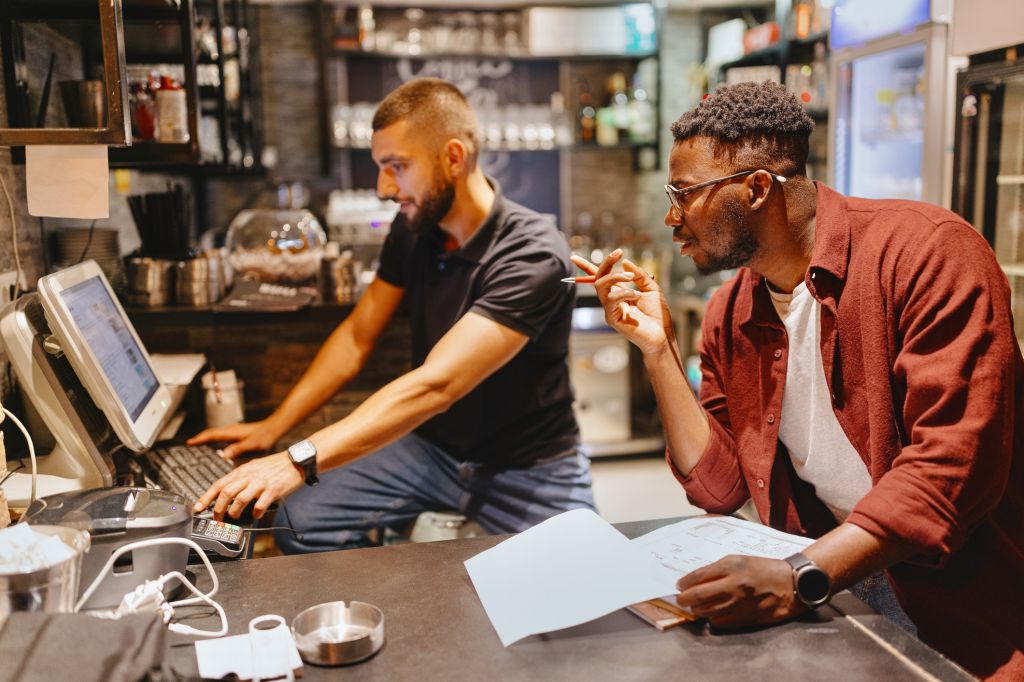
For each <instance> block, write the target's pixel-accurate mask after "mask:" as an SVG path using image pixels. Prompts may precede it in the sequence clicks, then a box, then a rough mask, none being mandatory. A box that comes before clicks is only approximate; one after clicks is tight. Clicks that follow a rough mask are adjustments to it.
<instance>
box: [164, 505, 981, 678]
mask: <svg viewBox="0 0 1024 682" xmlns="http://www.w3.org/2000/svg"><path fill="white" fill-rule="evenodd" d="M673 520H675V519H666V520H661V521H650V522H642V523H633V524H623V525H620V526H618V528H619V529H620V530H622V531H623V532H624V533H625V534H626V535H627V536H630V537H635V536H637V535H640V534H643V533H645V532H648V531H650V530H653V529H654V528H656V527H658V526H661V525H664V524H665V523H669V522H670V521H673ZM505 537H506V536H488V537H480V538H472V539H467V540H454V541H450V542H432V543H422V544H406V545H395V546H391V547H380V548H372V549H359V550H350V551H344V552H329V553H324V554H312V555H304V556H289V557H274V558H266V559H258V560H252V561H239V562H235V563H231V564H218V565H217V572H218V575H219V577H220V583H221V588H220V592H219V593H218V594H217V595H216V597H215V598H216V599H217V600H218V601H220V603H221V604H222V605H223V606H224V608H225V610H226V612H227V614H228V619H229V626H230V633H229V634H239V633H242V632H245V631H246V627H247V623H248V622H249V620H250V619H251V618H254V617H255V616H258V615H262V614H268V613H275V614H279V615H281V616H283V617H284V618H285V619H286V620H287V621H289V622H290V621H291V619H292V618H294V617H295V616H296V615H297V614H298V613H299V612H300V611H302V610H303V609H305V608H307V607H309V606H312V605H314V604H317V603H320V602H325V601H335V600H353V599H355V600H359V601H366V602H370V603H372V604H375V605H377V606H379V607H380V608H381V609H382V610H383V612H384V616H385V644H384V647H383V649H381V651H380V652H379V653H378V654H377V655H376V656H374V657H373V658H371V659H369V660H368V661H365V662H363V663H359V664H356V665H352V666H348V667H345V668H340V669H336V668H321V667H316V666H312V665H306V666H305V667H304V671H303V679H304V680H322V679H339V678H344V679H345V680H351V681H357V680H446V681H447V680H524V681H528V682H539V681H545V682H546V681H547V680H657V679H679V678H683V677H685V678H686V679H694V680H708V679H713V680H740V679H743V680H748V679H752V678H757V679H785V680H787V682H790V681H792V680H815V681H818V680H827V679H842V680H844V682H846V681H848V680H865V681H870V682H877V681H878V680H921V679H939V680H968V679H971V678H970V677H969V676H968V675H967V674H966V673H964V672H963V671H962V670H961V669H960V668H958V667H956V666H955V665H953V664H952V663H950V662H949V661H947V660H946V659H944V658H943V657H942V656H940V655H939V654H938V653H936V652H935V651H933V650H932V649H930V648H928V647H927V646H926V645H924V644H922V643H921V642H919V641H918V640H916V639H914V638H912V637H910V636H909V635H907V634H906V633H905V632H904V631H903V630H901V629H899V628H898V627H897V626H895V625H893V624H892V623H890V622H889V621H887V620H886V619H885V618H883V617H882V616H880V615H878V614H876V613H874V612H872V611H871V609H870V608H869V607H867V606H866V605H864V604H863V603H862V602H860V601H858V600H857V599H855V598H854V597H853V596H852V595H850V594H849V593H843V594H840V595H837V596H836V598H835V599H834V600H833V602H832V604H831V605H830V606H828V607H825V608H823V609H821V610H820V611H819V612H818V613H815V614H811V615H809V616H807V617H804V618H802V619H800V620H797V621H793V622H789V623H785V624H782V625H778V626H775V627H771V628H765V629H761V630H755V631H747V632H741V633H732V634H716V633H712V632H710V631H709V629H708V628H707V627H706V626H702V625H700V624H693V625H688V626H682V627H678V628H675V629H672V630H668V631H665V632H660V631H658V630H656V629H655V628H653V627H651V626H650V625H647V624H646V623H644V622H642V621H641V620H640V619H638V618H637V617H636V616H634V615H632V614H631V613H628V612H626V611H625V610H620V611H617V612H615V613H612V614H610V615H608V616H605V617H603V618H600V619H598V620H596V621H593V622H591V623H588V624H585V625H581V626H578V627H574V628H569V629H567V630H562V631H559V632H555V633H550V634H547V635H540V636H533V637H529V638H527V639H524V640H522V641H520V642H518V643H516V644H513V645H511V646H510V647H508V648H505V647H502V646H501V643H500V641H499V640H498V636H497V634H496V633H495V632H494V629H493V627H492V626H491V624H490V621H489V620H488V619H487V615H486V613H485V612H484V609H483V607H482V605H481V604H480V600H479V599H478V598H477V595H476V592H475V591H474V589H473V585H472V583H471V582H470V579H469V576H468V574H467V573H466V570H465V567H464V566H463V561H465V560H466V559H468V558H470V557H472V556H474V555H476V554H477V553H479V552H481V551H483V550H485V549H487V548H489V547H491V546H493V545H495V544H497V543H498V542H500V541H501V540H503V539H504V538H505ZM567 549H568V548H567ZM200 573H202V571H200ZM208 581H209V579H208V578H207V577H205V576H201V578H200V580H199V584H200V586H201V587H203V586H208V585H209V582H208ZM183 611H184V610H183ZM188 622H189V623H190V624H192V625H194V626H196V627H200V628H209V627H215V618H212V617H205V618H197V619H189V620H188ZM192 641H193V638H189V637H184V636H181V635H172V637H171V642H172V647H171V653H170V662H171V663H172V665H173V666H174V667H175V668H176V669H177V670H178V671H180V672H182V673H192V674H195V673H196V672H197V668H196V662H195V648H194V647H193V646H192V644H191V642H192Z"/></svg>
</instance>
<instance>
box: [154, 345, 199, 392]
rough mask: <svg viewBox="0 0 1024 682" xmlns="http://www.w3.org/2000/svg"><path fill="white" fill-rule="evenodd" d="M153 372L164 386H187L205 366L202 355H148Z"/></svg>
mask: <svg viewBox="0 0 1024 682" xmlns="http://www.w3.org/2000/svg"><path fill="white" fill-rule="evenodd" d="M149 359H150V360H152V361H153V371H154V372H156V376H157V378H158V379H159V380H160V383H161V384H163V385H165V386H188V385H189V384H191V383H192V380H193V379H195V377H196V374H198V373H199V370H201V369H202V368H203V365H205V364H206V356H205V355H203V354H202V353H172V354H166V353H150V355H149Z"/></svg>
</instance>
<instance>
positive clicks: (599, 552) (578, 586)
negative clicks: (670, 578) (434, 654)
mask: <svg viewBox="0 0 1024 682" xmlns="http://www.w3.org/2000/svg"><path fill="white" fill-rule="evenodd" d="M656 569H657V566H656V564H653V562H651V561H650V559H649V558H647V557H646V556H644V554H643V551H642V550H641V549H640V548H638V547H634V546H632V545H631V544H630V542H629V540H627V539H626V537H625V536H624V535H623V534H622V533H620V532H619V531H617V530H615V529H614V528H612V527H611V525H609V524H608V522H607V521H605V520H603V519H602V518H601V517H599V516H598V515H597V514H595V513H594V512H592V511H590V510H586V509H576V510H573V511H568V512H565V513H564V514H559V515H558V516H556V517H554V518H551V519H548V520H547V521H544V522H543V523H540V524H538V525H536V526H534V527H533V528H531V529H529V530H526V531H523V532H522V533H520V534H519V535H516V536H515V537H513V538H510V539H508V540H506V541H504V542H502V543H501V544H499V545H497V546H495V547H492V548H491V549H489V550H487V551H485V552H482V553H480V554H477V555H476V556H475V557H473V558H472V559H469V560H468V561H466V570H467V571H469V577H470V578H471V579H472V581H473V586H474V587H475V588H476V591H477V594H478V595H479V596H480V601H481V602H482V603H483V606H484V610H485V611H487V616H488V618H490V619H491V624H492V625H494V629H495V630H496V631H497V633H498V637H499V638H500V639H501V643H502V644H503V645H505V646H508V645H509V644H512V643H513V642H516V641H518V640H520V639H522V638H523V637H526V636H528V635H534V634H538V633H541V632H550V631H552V630H561V629H562V628H567V627H571V626H573V625H579V624H580V623H586V622H587V621H590V620H593V619H595V618H599V617H601V616H603V615H605V614H608V613H611V612H612V611H615V610H617V609H620V608H622V607H623V606H625V605H626V604H632V603H635V602H639V601H645V600H647V599H653V598H655V597H659V596H661V595H662V594H664V588H663V585H662V583H661V582H659V581H657V580H655V574H656Z"/></svg>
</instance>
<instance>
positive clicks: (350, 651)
mask: <svg viewBox="0 0 1024 682" xmlns="http://www.w3.org/2000/svg"><path fill="white" fill-rule="evenodd" d="M292 637H293V638H294V639H295V646H296V647H297V648H298V650H299V653H300V654H301V655H302V660H304V661H305V662H306V663H313V664H315V665H345V664H347V663H358V662H359V661H364V660H366V659H367V658H369V657H370V656H373V655H374V654H375V653H377V652H378V651H379V650H380V648H381V647H382V646H383V645H384V614H383V613H382V612H381V610H380V609H379V608H377V607H376V606H374V605H373V604H367V603H366V602H361V601H351V602H349V603H348V604H346V603H345V602H343V601H333V602H325V603H323V604H317V605H316V606H311V607H310V608H308V609H306V610H305V611H303V612H302V613H300V614H299V615H297V616H295V618H294V620H292Z"/></svg>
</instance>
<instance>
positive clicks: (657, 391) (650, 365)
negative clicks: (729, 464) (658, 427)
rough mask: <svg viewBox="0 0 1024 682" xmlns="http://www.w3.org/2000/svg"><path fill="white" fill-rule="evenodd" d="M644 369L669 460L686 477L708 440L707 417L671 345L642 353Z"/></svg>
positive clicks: (677, 354)
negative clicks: (654, 399) (655, 399)
mask: <svg viewBox="0 0 1024 682" xmlns="http://www.w3.org/2000/svg"><path fill="white" fill-rule="evenodd" d="M644 366H645V367H646V368H647V374H648V376H650V378H651V386H653V387H654V395H655V397H656V398H657V400H658V413H659V414H660V415H661V423H662V429H663V430H664V432H665V441H666V443H667V445H668V450H669V453H670V454H671V456H672V461H673V462H674V463H675V465H676V468H677V469H679V471H680V472H681V473H682V474H683V475H689V473H690V472H691V471H692V470H693V468H694V467H695V466H697V462H699V461H700V458H701V455H703V454H704V451H705V450H706V449H707V446H708V440H709V439H710V438H711V427H710V426H709V425H708V417H707V414H705V412H704V408H702V407H701V406H700V403H698V402H697V398H696V396H694V395H693V391H692V390H691V389H690V385H689V383H688V382H687V380H686V372H685V370H684V369H683V363H682V361H681V360H680V358H679V352H678V351H677V350H676V348H675V344H668V345H666V347H665V348H664V349H663V350H661V351H659V352H656V353H648V354H644Z"/></svg>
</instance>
